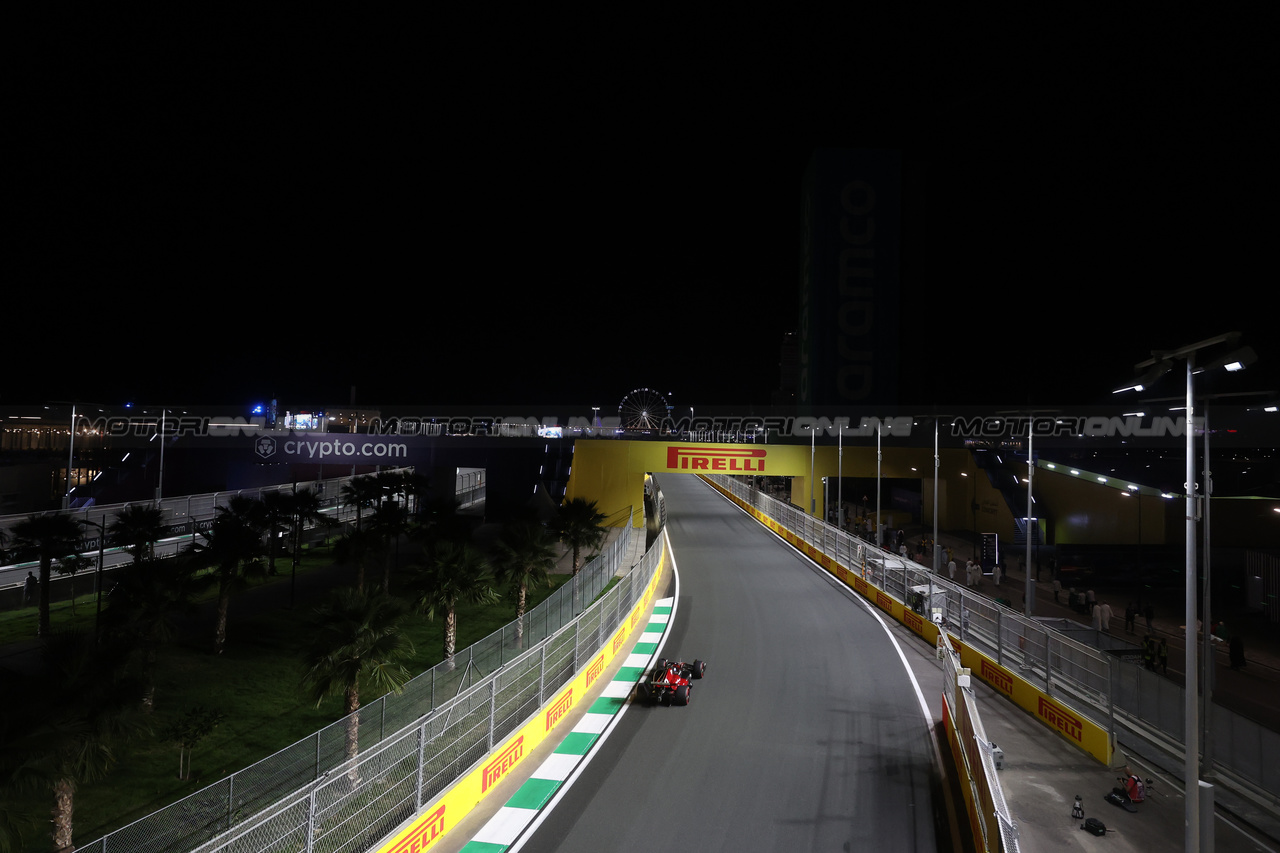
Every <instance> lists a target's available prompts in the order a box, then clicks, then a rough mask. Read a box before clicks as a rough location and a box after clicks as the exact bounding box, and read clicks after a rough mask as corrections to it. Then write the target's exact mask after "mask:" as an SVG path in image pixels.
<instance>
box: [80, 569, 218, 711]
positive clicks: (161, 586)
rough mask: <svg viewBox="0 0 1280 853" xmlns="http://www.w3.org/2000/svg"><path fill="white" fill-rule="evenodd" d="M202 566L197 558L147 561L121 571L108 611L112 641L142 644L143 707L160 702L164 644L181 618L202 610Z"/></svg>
mask: <svg viewBox="0 0 1280 853" xmlns="http://www.w3.org/2000/svg"><path fill="white" fill-rule="evenodd" d="M196 570H197V565H196V563H195V562H193V561H191V560H144V561H143V562H141V563H133V564H132V565H129V566H125V567H124V568H123V569H120V570H118V571H117V572H115V573H114V574H116V575H117V581H116V585H115V587H114V588H113V589H112V591H111V600H110V602H109V604H108V605H107V609H106V610H105V611H104V612H103V624H104V629H105V636H106V637H107V640H108V642H116V643H121V644H123V645H126V646H130V647H133V648H136V649H137V650H138V651H139V652H140V653H141V657H142V664H141V676H140V678H141V682H142V691H143V692H142V708H143V710H144V711H145V712H146V713H148V714H149V713H151V711H152V710H153V708H154V707H155V692H156V686H155V666H156V658H157V657H158V656H159V652H160V648H161V647H162V646H164V645H165V644H166V643H168V642H169V641H171V640H172V639H173V638H174V636H175V635H176V634H177V633H178V629H179V627H180V621H179V620H180V618H181V617H182V616H183V615H185V614H190V613H192V612H194V610H195V609H196V607H195V604H194V600H195V595H196V592H197V586H198V582H197V580H196V576H195V574H196Z"/></svg>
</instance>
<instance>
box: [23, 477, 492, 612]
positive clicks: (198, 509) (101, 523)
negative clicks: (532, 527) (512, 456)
mask: <svg viewBox="0 0 1280 853" xmlns="http://www.w3.org/2000/svg"><path fill="white" fill-rule="evenodd" d="M386 470H387V471H391V472H398V471H411V470H413V469H412V468H394V469H386ZM367 476H372V475H369V474H358V475H356V476H355V477H352V476H345V477H334V478H330V479H327V480H316V481H308V482H307V483H299V484H298V488H300V489H301V488H304V487H305V488H310V489H312V490H313V491H315V492H316V493H317V495H318V496H319V498H320V510H321V512H322V513H323V515H324V516H325V518H326V519H327V520H328V522H330V523H335V524H336V523H344V522H349V521H352V520H354V519H355V517H356V509H355V507H353V506H348V505H344V504H343V499H342V490H343V488H344V487H345V486H346V485H347V484H348V483H350V482H351V480H353V479H358V478H359V477H367ZM292 490H293V485H292V484H285V485H278V486H262V487H259V488H252V489H239V490H237V491H227V492H211V493H205V494H199V495H185V496H182V497H174V498H164V499H163V500H161V501H160V503H159V509H160V511H161V524H162V527H163V530H164V531H165V532H164V535H163V538H162V539H161V540H160V541H159V542H156V543H155V544H154V546H153V551H154V554H155V556H156V557H157V558H166V557H174V556H177V555H178V554H180V553H181V552H182V551H184V550H185V549H186V548H188V547H190V545H191V544H192V542H193V541H195V538H196V536H198V535H199V534H200V533H202V532H204V531H207V530H208V529H209V527H210V526H211V525H212V524H213V520H214V518H215V517H216V516H217V511H218V508H219V507H226V506H228V505H229V503H230V501H231V499H232V498H234V497H237V496H242V497H247V498H251V499H255V500H260V499H261V498H262V497H263V496H264V495H266V494H268V493H270V492H291V491H292ZM484 498H485V479H484V475H483V472H479V473H477V472H459V474H458V475H457V478H456V482H455V484H454V500H455V501H456V502H457V504H458V505H459V507H465V506H471V505H473V504H476V503H480V502H482V501H483V500H484ZM131 505H133V506H156V504H155V502H154V501H133V502H132V504H130V503H122V504H94V505H90V506H85V507H80V508H77V509H67V510H53V511H52V512H56V513H61V514H65V515H69V516H71V517H73V518H76V519H78V520H80V521H81V522H82V523H83V524H84V529H85V538H84V540H83V541H82V542H81V543H80V546H79V549H78V550H79V552H80V553H82V554H83V555H84V556H86V557H89V558H91V559H92V560H93V561H94V564H95V567H96V563H97V560H98V558H99V556H101V558H102V569H103V571H111V570H112V569H114V568H118V567H119V566H123V565H128V564H129V563H132V562H133V556H132V555H130V554H129V553H128V552H126V551H125V550H124V549H123V548H120V547H116V546H114V545H108V543H107V542H105V541H103V539H102V536H103V533H104V531H108V530H110V529H111V525H112V524H114V523H115V521H116V519H117V518H119V516H120V513H122V512H124V511H125V510H126V509H127V508H128V507H129V506H131ZM40 514H43V513H40ZM30 516H31V513H27V514H23V515H6V516H0V539H2V541H5V542H12V541H13V531H14V528H16V527H17V525H19V524H21V523H22V522H23V521H24V520H26V519H27V518H29V517H30ZM309 526H310V525H309ZM35 566H36V564H35V563H34V562H22V563H14V564H12V565H7V566H6V565H0V608H4V607H17V606H19V605H20V603H21V599H20V597H19V596H17V595H16V594H13V593H14V591H15V590H17V589H18V588H20V587H21V583H22V579H23V577H24V572H26V571H28V570H30V569H32V568H34V567H35ZM84 574H86V573H81V575H80V582H79V583H77V584H76V586H77V587H81V586H82V584H83V583H84V581H83V575H84ZM74 580H75V578H70V577H66V576H55V577H53V578H52V579H51V585H50V592H51V596H52V600H54V601H61V600H64V599H67V598H70V597H71V591H72V581H74ZM80 592H82V593H83V589H80Z"/></svg>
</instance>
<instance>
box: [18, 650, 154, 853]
mask: <svg viewBox="0 0 1280 853" xmlns="http://www.w3.org/2000/svg"><path fill="white" fill-rule="evenodd" d="M43 658H44V660H43V665H42V666H41V667H40V669H39V671H38V672H34V673H21V674H20V673H6V678H5V683H6V684H8V685H10V687H9V688H8V689H10V690H11V691H12V692H11V693H10V695H11V696H21V697H22V701H21V702H4V703H0V732H3V735H4V737H3V740H2V742H3V744H4V748H3V750H0V826H4V827H5V829H6V830H9V831H11V829H12V827H14V826H15V825H16V823H17V821H16V819H17V818H20V816H19V815H16V814H14V813H13V812H11V811H9V810H10V809H11V808H13V806H12V804H13V803H14V802H16V799H15V795H19V794H23V793H29V792H34V791H39V790H44V791H47V792H49V794H50V795H51V797H52V809H51V811H52V841H53V848H54V849H55V850H57V851H59V853H69V851H71V850H73V849H74V846H73V837H72V830H73V815H74V810H75V794H76V789H77V788H78V787H79V785H81V784H83V783H87V782H92V781H94V780H96V779H99V778H101V777H102V776H103V775H105V774H106V773H107V772H108V771H109V770H110V769H111V767H112V766H113V765H114V764H115V760H116V755H117V750H116V746H117V745H118V744H119V743H121V742H122V741H124V740H126V739H127V738H129V737H131V736H134V735H137V734H140V733H141V732H142V731H143V730H144V726H143V725H142V721H141V717H140V715H138V714H137V713H136V710H137V708H138V702H137V699H138V693H139V689H138V683H137V682H136V680H133V679H131V678H129V677H128V676H127V675H126V669H125V667H124V659H123V657H122V650H121V649H119V648H118V647H116V646H114V645H111V644H98V643H96V642H94V639H93V637H92V635H91V634H81V633H62V634H58V635H55V636H53V637H50V638H49V639H48V642H47V643H46V644H45V646H44V649H43ZM15 849H16V848H15Z"/></svg>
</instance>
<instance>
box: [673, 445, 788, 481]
mask: <svg viewBox="0 0 1280 853" xmlns="http://www.w3.org/2000/svg"><path fill="white" fill-rule="evenodd" d="M768 452H769V451H768V450H767V449H765V448H763V447H750V448H748V447H741V448H739V447H685V446H681V445H672V446H671V447H668V448H667V468H668V469H670V470H672V471H743V472H746V471H750V472H752V473H756V474H759V473H763V472H764V461H765V460H764V458H765V455H766V454H767V453H768Z"/></svg>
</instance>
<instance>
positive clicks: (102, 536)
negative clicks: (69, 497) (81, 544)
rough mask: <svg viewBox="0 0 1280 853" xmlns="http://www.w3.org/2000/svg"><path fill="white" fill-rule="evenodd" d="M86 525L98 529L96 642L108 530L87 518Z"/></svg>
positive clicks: (94, 582) (95, 585)
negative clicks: (103, 557) (103, 559)
mask: <svg viewBox="0 0 1280 853" xmlns="http://www.w3.org/2000/svg"><path fill="white" fill-rule="evenodd" d="M84 523H85V524H88V525H91V526H93V527H96V528H98V570H97V571H96V572H95V573H94V580H93V585H94V587H95V588H96V590H97V598H98V604H97V612H96V613H95V614H94V616H93V636H94V639H95V640H96V639H97V638H98V637H99V623H100V622H101V621H102V556H103V548H104V546H105V544H106V539H107V528H106V526H105V525H104V524H103V523H102V522H101V521H90V520H89V519H88V518H87V517H86V518H85V519H84Z"/></svg>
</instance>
